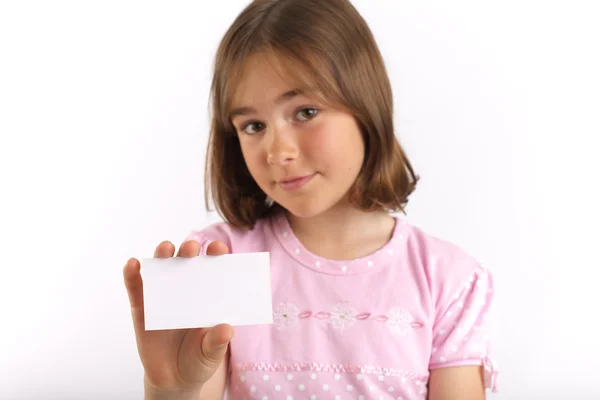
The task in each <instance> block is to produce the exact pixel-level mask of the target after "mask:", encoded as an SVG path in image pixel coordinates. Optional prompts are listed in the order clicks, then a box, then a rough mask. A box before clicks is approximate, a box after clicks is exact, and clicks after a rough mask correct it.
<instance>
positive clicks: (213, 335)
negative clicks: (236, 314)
mask: <svg viewBox="0 0 600 400" xmlns="http://www.w3.org/2000/svg"><path fill="white" fill-rule="evenodd" d="M233 333H234V332H233V327H232V326H231V325H229V324H220V325H217V326H214V327H212V328H210V329H209V330H208V332H207V333H206V335H205V336H204V339H203V340H202V346H201V351H202V354H201V357H203V358H204V360H205V361H206V363H205V365H206V364H208V365H218V364H219V363H220V362H221V360H223V357H224V356H225V353H227V345H228V344H229V342H230V341H231V339H233Z"/></svg>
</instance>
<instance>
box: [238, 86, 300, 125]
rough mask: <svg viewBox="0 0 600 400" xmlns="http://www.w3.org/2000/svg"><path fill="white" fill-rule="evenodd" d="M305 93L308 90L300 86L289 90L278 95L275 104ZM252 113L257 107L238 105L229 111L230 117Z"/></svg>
mask: <svg viewBox="0 0 600 400" xmlns="http://www.w3.org/2000/svg"><path fill="white" fill-rule="evenodd" d="M304 93H306V91H305V90H304V89H300V88H296V89H292V90H289V91H287V92H285V93H283V94H282V95H280V96H279V97H277V99H276V100H275V104H281V103H283V102H286V101H289V100H291V99H293V98H294V97H296V96H300V95H302V94H304ZM252 113H256V109H255V108H252V107H236V108H233V109H232V110H231V112H230V113H229V118H231V119H233V118H234V117H237V116H240V115H248V114H252Z"/></svg>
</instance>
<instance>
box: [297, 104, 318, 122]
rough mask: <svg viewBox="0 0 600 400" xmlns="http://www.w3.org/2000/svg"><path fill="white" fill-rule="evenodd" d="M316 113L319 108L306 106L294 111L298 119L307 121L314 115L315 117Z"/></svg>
mask: <svg viewBox="0 0 600 400" xmlns="http://www.w3.org/2000/svg"><path fill="white" fill-rule="evenodd" d="M318 113H319V110H317V109H316V108H314V107H307V108H303V109H301V110H299V111H298V112H297V113H296V117H297V118H298V119H299V120H300V121H308V120H311V119H313V118H314V117H316V116H317V114H318Z"/></svg>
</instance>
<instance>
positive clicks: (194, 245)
mask: <svg viewBox="0 0 600 400" xmlns="http://www.w3.org/2000/svg"><path fill="white" fill-rule="evenodd" d="M200 248H201V246H200V243H198V242H196V241H195V240H188V241H187V242H184V243H183V244H182V245H181V246H180V247H179V251H178V252H177V257H196V256H197V255H198V254H200Z"/></svg>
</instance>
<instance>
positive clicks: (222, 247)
mask: <svg viewBox="0 0 600 400" xmlns="http://www.w3.org/2000/svg"><path fill="white" fill-rule="evenodd" d="M206 254H207V255H209V256H219V255H222V254H229V248H228V247H227V245H226V244H225V243H223V242H221V241H220V240H215V241H214V242H212V243H211V244H209V245H208V248H207V249H206Z"/></svg>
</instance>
